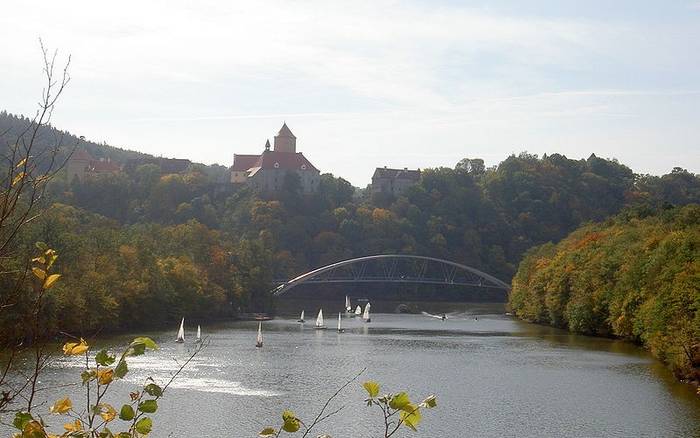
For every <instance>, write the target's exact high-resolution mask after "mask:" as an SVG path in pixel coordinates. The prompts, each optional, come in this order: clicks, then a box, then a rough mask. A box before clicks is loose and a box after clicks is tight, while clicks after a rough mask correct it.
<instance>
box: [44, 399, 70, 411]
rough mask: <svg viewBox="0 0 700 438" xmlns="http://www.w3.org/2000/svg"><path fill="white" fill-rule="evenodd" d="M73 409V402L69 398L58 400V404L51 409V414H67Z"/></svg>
mask: <svg viewBox="0 0 700 438" xmlns="http://www.w3.org/2000/svg"><path fill="white" fill-rule="evenodd" d="M71 408H73V402H72V401H71V400H70V399H69V398H68V397H66V398H62V399H60V400H56V402H55V403H54V404H53V406H51V407H50V408H49V412H50V413H52V414H65V413H66V412H68V411H70V410H71Z"/></svg>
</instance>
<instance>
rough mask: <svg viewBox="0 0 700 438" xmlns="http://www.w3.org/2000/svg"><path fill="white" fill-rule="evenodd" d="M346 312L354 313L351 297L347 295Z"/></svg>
mask: <svg viewBox="0 0 700 438" xmlns="http://www.w3.org/2000/svg"><path fill="white" fill-rule="evenodd" d="M345 312H346V313H352V304H350V298H348V296H347V295H345Z"/></svg>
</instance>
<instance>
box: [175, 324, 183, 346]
mask: <svg viewBox="0 0 700 438" xmlns="http://www.w3.org/2000/svg"><path fill="white" fill-rule="evenodd" d="M175 342H185V318H182V321H180V330H178V331H177V339H176V340H175Z"/></svg>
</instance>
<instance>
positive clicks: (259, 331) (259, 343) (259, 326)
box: [255, 322, 263, 348]
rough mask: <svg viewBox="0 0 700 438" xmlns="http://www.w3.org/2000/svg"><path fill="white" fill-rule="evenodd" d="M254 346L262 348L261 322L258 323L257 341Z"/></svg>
mask: <svg viewBox="0 0 700 438" xmlns="http://www.w3.org/2000/svg"><path fill="white" fill-rule="evenodd" d="M255 346H256V347H258V348H262V346H263V337H262V322H259V323H258V339H257V340H256V341H255Z"/></svg>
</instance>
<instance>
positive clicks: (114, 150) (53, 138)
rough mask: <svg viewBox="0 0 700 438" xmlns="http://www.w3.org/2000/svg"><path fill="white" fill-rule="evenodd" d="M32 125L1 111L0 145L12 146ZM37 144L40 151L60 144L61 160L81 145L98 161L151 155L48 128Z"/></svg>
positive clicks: (42, 130)
mask: <svg viewBox="0 0 700 438" xmlns="http://www.w3.org/2000/svg"><path fill="white" fill-rule="evenodd" d="M30 123H31V119H28V118H26V117H24V116H17V115H14V114H10V113H8V112H7V111H0V145H3V146H4V145H7V144H12V143H15V142H16V141H17V139H18V138H19V135H20V134H21V133H22V132H23V131H24V130H25V129H26V127H27V126H28V125H29V124H30ZM35 144H36V147H37V149H38V150H45V149H49V148H53V147H55V146H56V145H57V144H60V145H61V146H62V147H61V153H59V155H58V156H57V157H58V158H59V159H60V160H64V159H65V158H66V154H67V153H69V152H70V150H71V149H72V148H73V147H74V146H76V145H79V146H80V147H81V148H83V149H84V150H86V151H87V152H89V153H90V155H92V156H93V157H95V158H96V159H101V158H103V159H110V160H112V161H115V162H118V163H123V162H125V161H126V160H127V159H130V158H143V157H149V156H150V155H148V154H144V153H141V152H136V151H131V150H127V149H121V148H118V147H114V146H110V145H107V144H100V143H95V142H92V141H89V140H85V139H83V138H80V137H79V136H76V135H73V134H71V133H70V132H68V131H61V130H59V129H56V128H53V127H50V126H47V127H42V128H41V129H39V131H38V132H37V138H36V140H35Z"/></svg>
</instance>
